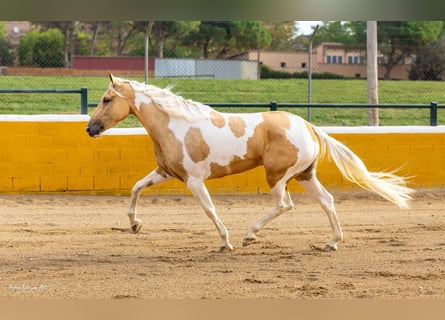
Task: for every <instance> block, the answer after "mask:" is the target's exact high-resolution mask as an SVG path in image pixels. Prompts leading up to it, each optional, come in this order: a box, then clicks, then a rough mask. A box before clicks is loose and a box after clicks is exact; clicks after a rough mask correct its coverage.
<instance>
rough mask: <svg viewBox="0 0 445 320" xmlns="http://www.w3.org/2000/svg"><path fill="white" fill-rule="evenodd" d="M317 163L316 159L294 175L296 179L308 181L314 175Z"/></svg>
mask: <svg viewBox="0 0 445 320" xmlns="http://www.w3.org/2000/svg"><path fill="white" fill-rule="evenodd" d="M316 165H317V160H315V161H314V162H312V163H311V165H310V166H309V167H307V168H306V169H305V170H304V171H303V172H302V173H300V174H299V175H298V176H297V177H295V178H296V179H297V180H298V181H309V180H311V179H312V177H313V176H314V172H315V167H316Z"/></svg>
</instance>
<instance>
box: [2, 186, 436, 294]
mask: <svg viewBox="0 0 445 320" xmlns="http://www.w3.org/2000/svg"><path fill="white" fill-rule="evenodd" d="M335 197H336V207H337V212H338V214H339V217H340V221H341V223H342V227H343V231H344V234H345V240H344V242H343V243H340V244H339V250H338V251H337V252H329V253H326V252H321V251H319V250H317V248H318V247H323V246H324V244H325V243H326V242H327V241H328V240H329V239H330V237H331V229H330V226H329V222H328V219H327V217H326V216H325V214H324V213H323V212H322V211H321V208H320V207H319V206H318V205H316V204H315V203H314V201H312V200H311V199H308V198H306V196H304V195H294V196H293V198H294V202H295V208H294V209H293V210H291V211H290V212H287V213H285V214H284V215H282V216H280V217H279V218H278V219H276V220H275V221H274V222H273V223H272V224H270V225H268V226H266V228H264V229H263V230H262V231H261V232H260V233H259V237H258V240H259V241H258V243H256V244H253V245H251V246H248V247H242V245H241V243H242V239H243V236H244V234H245V232H246V230H247V227H248V226H249V225H250V224H251V223H252V222H254V221H255V220H256V219H258V218H260V217H261V216H262V215H263V214H264V213H265V212H266V211H267V210H269V209H270V207H271V205H272V200H271V198H270V196H269V195H257V196H215V197H214V198H213V199H214V202H215V205H216V207H217V210H218V212H219V216H220V217H221V219H222V220H223V222H224V223H225V224H226V226H227V228H228V229H229V232H230V235H231V242H232V244H233V245H234V246H235V250H234V251H233V252H229V253H218V249H219V245H220V239H219V236H218V234H217V231H216V229H215V227H214V226H213V224H212V223H211V222H210V220H209V219H208V218H207V216H206V215H205V214H204V212H203V211H202V209H201V208H200V207H199V206H198V204H197V202H196V201H195V200H194V199H193V198H192V197H189V196H149V195H143V196H142V197H141V199H140V203H139V204H140V205H139V217H140V218H141V219H142V221H143V227H142V230H141V232H140V233H139V234H137V235H133V234H129V233H125V232H121V231H117V230H115V229H114V228H128V227H129V226H128V219H127V216H126V210H127V205H128V200H129V197H122V196H84V195H0V265H1V269H0V298H116V299H122V298H193V299H201V298H205V299H235V298H285V299H299V298H340V299H342V298H444V297H445V215H444V204H445V192H443V191H441V192H439V191H438V192H435V191H434V192H433V191H430V192H422V193H420V194H418V195H417V196H416V198H415V200H414V201H413V203H412V208H411V209H409V210H405V211H402V210H399V209H398V208H397V207H395V206H394V205H392V204H390V203H388V202H385V201H382V200H380V199H378V198H376V197H373V196H370V195H368V194H357V193H354V194H344V193H339V194H335Z"/></svg>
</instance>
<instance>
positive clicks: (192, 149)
mask: <svg viewBox="0 0 445 320" xmlns="http://www.w3.org/2000/svg"><path fill="white" fill-rule="evenodd" d="M184 144H185V148H186V150H187V153H188V154H189V156H190V159H192V161H193V162H200V161H202V160H205V159H206V158H207V157H208V156H209V153H210V147H209V145H208V144H207V143H206V142H205V140H204V137H203V136H202V132H201V129H199V128H194V127H192V128H190V129H189V130H188V131H187V133H186V134H185V137H184Z"/></svg>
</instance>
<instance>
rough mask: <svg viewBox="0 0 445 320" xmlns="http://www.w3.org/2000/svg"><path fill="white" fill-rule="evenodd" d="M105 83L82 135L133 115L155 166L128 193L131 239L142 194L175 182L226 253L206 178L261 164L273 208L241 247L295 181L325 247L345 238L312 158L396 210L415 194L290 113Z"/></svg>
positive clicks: (285, 205)
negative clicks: (231, 107) (318, 215)
mask: <svg viewBox="0 0 445 320" xmlns="http://www.w3.org/2000/svg"><path fill="white" fill-rule="evenodd" d="M110 80H111V85H110V86H109V88H108V90H107V91H106V92H105V93H104V95H103V97H102V99H101V101H100V102H99V105H98V107H97V109H96V111H95V112H94V115H93V116H92V117H91V119H90V121H89V123H88V125H87V128H86V129H87V132H88V134H89V135H90V136H91V137H98V136H100V134H101V133H102V132H103V131H104V130H107V129H108V128H110V127H112V126H114V125H115V124H116V123H118V122H119V121H121V120H123V119H125V118H126V117H127V116H128V115H129V114H134V115H135V116H136V117H138V119H139V120H140V121H141V122H142V123H143V125H144V127H145V129H146V130H147V132H148V133H149V134H150V136H151V137H152V139H153V148H154V152H155V154H156V159H157V161H158V167H157V168H156V169H154V170H153V171H152V172H151V173H149V174H148V175H147V176H146V177H145V178H143V179H141V180H139V181H138V182H137V183H136V184H135V185H134V187H133V190H132V197H131V201H130V206H129V209H128V217H129V219H130V224H131V230H132V231H133V232H134V233H137V232H138V231H139V230H140V228H141V221H140V220H139V219H138V218H136V204H137V200H138V198H139V195H140V193H141V192H142V190H143V189H144V188H146V187H148V186H152V185H156V184H158V183H161V182H164V181H168V180H171V179H174V178H176V179H179V180H182V181H184V182H185V183H186V185H187V187H188V188H189V189H190V190H191V192H192V193H193V195H194V196H195V197H196V198H197V199H198V201H199V203H200V204H201V206H202V208H203V209H204V211H205V213H206V214H207V215H208V217H209V218H210V219H211V220H212V222H213V223H214V224H215V226H216V228H217V230H218V232H219V235H220V237H221V239H222V242H221V249H222V250H232V249H233V247H232V245H231V244H230V241H229V234H228V231H227V229H226V228H225V226H224V224H223V223H222V221H221V220H220V219H219V217H218V215H217V214H216V210H215V207H214V205H213V203H212V200H211V198H210V195H209V193H208V191H207V188H206V186H205V184H204V180H206V179H208V178H218V177H223V176H225V175H229V174H233V173H238V172H242V171H246V170H249V169H251V168H254V167H256V166H259V165H264V168H265V173H266V180H267V182H268V184H269V186H270V188H271V194H272V197H273V198H274V200H275V201H276V203H275V207H274V208H273V209H272V210H270V211H269V212H268V213H267V214H265V215H264V216H263V217H262V218H260V219H259V220H258V221H256V222H255V223H254V224H252V225H251V226H250V228H249V229H248V231H247V233H246V236H245V237H244V241H243V245H248V244H250V243H252V242H254V241H255V239H256V233H257V232H258V231H259V230H261V228H263V227H264V226H265V225H266V224H268V223H270V222H271V221H273V219H275V218H276V217H278V216H279V215H280V214H282V213H284V212H286V211H288V210H290V209H291V208H292V207H293V203H292V200H291V197H290V194H289V192H288V190H287V185H288V183H289V181H290V180H291V179H293V178H295V179H297V180H298V181H299V182H300V183H301V184H302V185H303V187H304V188H305V189H306V191H307V192H308V194H310V195H311V196H313V197H314V199H316V200H317V201H318V202H319V203H320V205H321V207H322V208H323V209H324V211H325V212H326V214H327V216H328V218H329V222H330V225H331V228H332V231H333V238H332V241H330V242H329V243H328V244H327V246H326V248H327V249H328V250H335V249H336V248H337V242H339V241H341V240H342V237H343V233H342V231H341V227H340V223H339V220H338V218H337V214H336V212H335V207H334V200H333V197H332V195H331V194H330V193H329V192H328V191H327V190H326V189H325V188H324V187H323V186H322V185H321V183H320V182H319V181H318V178H317V177H316V165H317V160H320V159H322V157H323V154H324V151H325V152H326V154H327V156H329V157H331V158H332V160H333V161H334V163H335V164H336V166H337V167H338V169H339V170H340V172H341V173H342V175H343V176H344V177H345V178H346V179H347V180H349V181H351V182H353V183H356V184H358V185H359V186H361V187H362V188H365V189H367V190H371V191H374V192H376V193H377V194H379V195H381V196H382V197H383V198H385V199H387V200H389V201H391V202H393V203H395V204H396V205H398V206H399V207H401V208H406V207H408V201H409V200H410V198H411V197H410V194H411V193H412V192H413V191H414V190H412V189H410V188H408V187H406V185H405V179H404V178H402V177H398V176H396V175H395V174H393V173H392V172H389V173H386V172H369V171H368V170H367V168H366V166H365V165H364V163H363V162H362V161H361V160H360V159H359V158H358V157H357V156H356V155H355V154H354V153H353V152H352V151H351V150H350V149H349V148H348V147H346V146H345V145H343V144H342V143H340V142H338V141H337V140H335V139H334V138H332V137H330V136H328V135H327V134H326V133H324V132H323V131H322V130H320V129H319V128H317V127H315V126H313V125H312V124H310V123H308V122H306V121H305V120H303V119H302V118H300V117H298V116H296V115H293V114H290V113H286V112H278V111H274V112H263V113H249V114H247V113H246V114H229V113H220V112H217V111H215V110H214V109H212V108H210V107H209V106H206V105H204V104H202V103H199V102H195V101H192V100H186V99H184V98H182V97H181V96H178V95H175V94H174V93H172V92H171V91H170V88H166V89H161V88H157V87H155V86H152V85H145V84H142V83H138V82H135V81H128V80H124V79H119V78H116V77H113V75H111V74H110Z"/></svg>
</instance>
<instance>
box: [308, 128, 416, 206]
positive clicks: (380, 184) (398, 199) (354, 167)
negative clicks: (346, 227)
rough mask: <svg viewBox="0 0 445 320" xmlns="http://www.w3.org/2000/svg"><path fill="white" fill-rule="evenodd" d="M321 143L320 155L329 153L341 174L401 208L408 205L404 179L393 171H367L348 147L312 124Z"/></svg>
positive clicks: (408, 197) (408, 191)
mask: <svg viewBox="0 0 445 320" xmlns="http://www.w3.org/2000/svg"><path fill="white" fill-rule="evenodd" d="M313 129H314V132H315V133H316V134H317V136H318V138H319V140H320V144H321V156H323V155H324V154H327V155H329V156H330V157H331V158H332V159H333V160H334V163H335V164H336V166H337V167H338V169H339V170H340V172H341V173H342V175H343V176H344V177H345V178H346V179H348V180H349V181H351V182H353V183H355V184H357V185H359V186H360V187H362V188H363V189H366V190H370V191H373V192H375V193H377V194H379V195H380V196H382V197H383V198H385V199H386V200H388V201H390V202H392V203H394V204H396V205H398V206H399V207H400V208H402V209H406V208H408V207H409V205H408V201H409V200H410V199H411V196H410V194H412V193H414V192H415V190H413V189H411V188H408V187H406V181H405V179H404V178H403V177H399V176H397V175H395V174H394V172H369V171H368V169H367V168H366V166H365V164H364V163H363V161H362V160H360V158H359V157H358V156H357V155H355V154H354V153H353V152H352V151H351V150H350V149H349V148H348V147H346V146H345V145H344V144H342V143H340V142H339V141H337V140H335V139H334V138H332V137H330V136H329V135H327V134H326V133H325V132H323V131H322V130H320V129H319V128H317V127H315V126H313Z"/></svg>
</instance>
